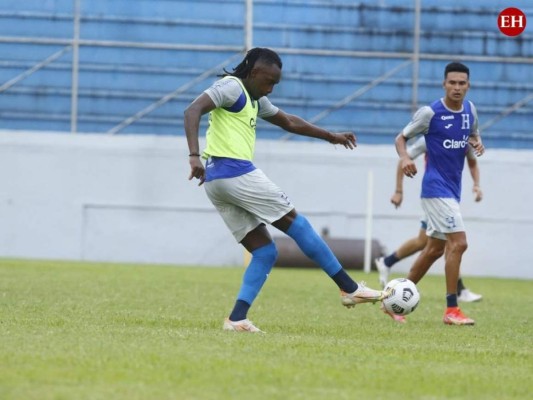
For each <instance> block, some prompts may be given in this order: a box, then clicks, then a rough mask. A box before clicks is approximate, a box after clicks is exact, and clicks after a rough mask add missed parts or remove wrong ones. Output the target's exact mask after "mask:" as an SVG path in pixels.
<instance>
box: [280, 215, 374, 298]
mask: <svg viewBox="0 0 533 400" xmlns="http://www.w3.org/2000/svg"><path fill="white" fill-rule="evenodd" d="M272 225H273V226H274V227H276V228H277V229H279V230H281V231H282V232H285V233H286V234H287V235H288V236H290V237H291V238H292V239H293V240H294V241H295V242H296V244H297V245H298V247H299V248H300V249H301V250H302V252H303V253H304V254H305V255H306V256H307V257H309V258H310V259H311V260H313V261H314V262H316V263H317V264H318V265H319V266H320V267H321V268H322V269H323V270H324V272H326V273H327V274H328V276H329V277H330V278H331V279H333V281H334V282H335V283H336V284H337V286H338V287H339V289H340V290H341V296H342V298H341V300H342V303H343V304H344V305H345V306H347V307H353V306H354V305H355V304H358V303H366V302H372V303H375V302H376V301H378V300H380V299H382V297H383V292H382V291H379V290H373V289H370V288H367V287H366V286H365V285H364V284H362V283H360V284H358V283H356V282H355V281H354V280H353V279H352V278H351V277H350V276H349V275H348V274H347V273H346V271H345V270H344V268H342V266H341V264H340V263H339V261H338V260H337V258H336V257H335V255H334V254H333V252H332V251H331V249H330V248H329V246H328V245H327V244H326V242H325V241H324V239H323V238H322V237H320V235H319V234H318V233H317V232H316V231H315V230H314V228H313V227H312V226H311V224H310V223H309V221H308V220H307V218H305V217H304V216H303V215H301V214H298V213H297V212H296V210H295V209H292V210H291V211H290V212H288V213H287V214H286V215H284V216H283V217H281V218H280V219H279V220H277V221H274V222H273V223H272Z"/></svg>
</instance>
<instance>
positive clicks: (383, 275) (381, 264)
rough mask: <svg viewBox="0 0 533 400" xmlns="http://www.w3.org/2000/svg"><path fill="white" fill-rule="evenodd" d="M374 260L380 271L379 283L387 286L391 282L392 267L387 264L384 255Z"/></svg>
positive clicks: (383, 286)
mask: <svg viewBox="0 0 533 400" xmlns="http://www.w3.org/2000/svg"><path fill="white" fill-rule="evenodd" d="M374 262H375V263H376V268H377V270H378V273H379V284H380V285H381V287H382V288H385V286H386V285H387V283H388V282H389V273H390V268H389V267H387V266H386V265H385V258H383V257H378V258H376V259H375V260H374Z"/></svg>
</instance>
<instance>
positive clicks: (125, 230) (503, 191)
mask: <svg viewBox="0 0 533 400" xmlns="http://www.w3.org/2000/svg"><path fill="white" fill-rule="evenodd" d="M187 154H188V150H187V146H186V141H185V138H184V137H158V136H141V135H136V136H106V135H101V134H98V135H89V134H83V135H69V134H58V133H52V132H49V133H42V132H41V133H38V132H24V131H0V179H1V182H2V184H1V186H0V221H1V222H0V257H2V258H33V259H65V260H87V261H109V262H132V263H160V264H173V265H180V264H186V265H196V264H198V265H215V266H223V265H242V263H243V250H242V247H241V246H240V245H237V244H236V243H235V242H234V240H233V237H232V236H231V235H230V233H229V232H228V231H227V230H226V227H225V226H224V224H223V222H222V220H221V219H220V217H219V216H218V214H217V213H216V212H215V211H214V208H213V207H212V205H211V204H210V202H209V201H208V199H207V197H206V195H205V193H204V189H203V188H202V187H197V183H196V182H190V181H188V180H187V177H188V174H189V165H188V157H187ZM479 162H480V169H481V183H482V185H481V186H482V189H483V192H484V200H483V201H482V202H481V203H475V202H474V201H473V196H472V195H471V188H472V185H471V179H470V176H469V175H468V169H467V168H465V172H464V180H463V182H464V184H463V201H462V211H463V216H464V218H465V222H466V226H467V236H468V240H469V249H468V251H467V253H466V254H465V256H464V259H463V260H464V261H463V269H462V272H463V275H465V276H469V275H472V276H473V275H475V276H494V277H517V278H528V279H531V278H533V268H532V267H531V265H529V262H530V261H531V260H532V259H533V246H532V241H531V239H530V236H529V235H530V233H531V232H532V231H533V212H532V211H533V210H532V206H531V202H530V201H529V199H530V198H531V197H533V187H532V186H531V185H530V184H529V183H530V182H531V176H533V151H517V150H512V151H511V150H500V149H498V150H493V149H488V150H487V153H486V154H485V155H484V156H483V157H481V158H480V159H479ZM396 163H397V156H396V153H395V150H394V146H393V144H392V139H391V145H390V146H383V145H380V146H377V145H375V146H372V145H361V146H359V147H358V148H357V149H356V150H354V151H349V150H345V149H344V148H343V147H340V146H336V147H335V146H332V145H329V144H327V143H325V142H320V141H317V142H312V143H310V142H291V141H260V142H258V143H257V146H256V158H255V164H256V166H257V167H259V168H261V169H262V170H263V171H265V173H266V174H267V175H268V176H269V177H270V178H271V179H272V180H273V181H274V182H276V183H277V184H278V185H279V186H280V187H282V188H283V189H284V191H285V192H286V193H287V194H288V196H289V197H290V198H291V200H292V201H293V203H294V204H295V206H296V208H297V210H298V211H299V212H301V213H303V214H305V215H306V216H307V217H308V218H309V219H310V221H311V223H312V224H313V225H314V226H315V227H316V228H317V230H320V229H321V228H323V227H328V228H329V232H330V236H331V237H333V238H335V237H338V238H354V239H359V238H360V239H362V238H364V235H365V229H366V228H367V225H366V212H367V198H368V191H367V189H368V187H369V186H368V183H369V179H371V180H372V181H373V185H371V186H373V190H372V191H371V193H372V196H373V201H372V214H373V219H372V237H373V238H374V239H377V240H379V241H380V242H381V243H382V244H383V245H384V246H385V249H384V250H386V251H390V250H393V249H395V248H396V247H397V246H398V245H399V244H401V243H402V241H403V240H405V239H407V238H409V237H411V236H414V235H416V234H417V233H418V229H419V217H420V215H421V209H420V204H419V199H418V194H419V189H420V182H421V175H422V172H423V164H422V161H421V160H420V161H419V162H418V164H417V165H418V167H419V171H420V173H419V175H418V176H417V177H415V178H414V179H412V180H410V179H407V178H406V180H405V185H404V186H405V187H404V192H405V193H404V204H403V205H402V207H401V208H400V209H398V210H396V209H394V207H393V206H392V205H391V204H390V202H389V198H390V195H391V194H392V191H393V190H394V179H395V168H396ZM272 233H273V234H276V232H275V230H273V231H272ZM413 259H414V258H410V259H408V260H405V261H402V262H401V263H400V264H398V267H397V269H396V271H397V272H406V271H407V270H408V269H409V267H410V264H411V263H412V261H413ZM431 272H432V273H443V266H442V262H441V261H440V262H439V263H437V265H435V266H434V267H433V269H432V271H431Z"/></svg>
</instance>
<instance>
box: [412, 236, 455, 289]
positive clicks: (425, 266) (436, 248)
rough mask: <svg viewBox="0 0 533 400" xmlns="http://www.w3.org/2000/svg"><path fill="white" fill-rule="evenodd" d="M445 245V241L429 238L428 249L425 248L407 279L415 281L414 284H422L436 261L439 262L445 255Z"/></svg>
mask: <svg viewBox="0 0 533 400" xmlns="http://www.w3.org/2000/svg"><path fill="white" fill-rule="evenodd" d="M445 245H446V241H445V240H442V239H437V238H434V237H428V241H427V244H426V247H424V249H423V250H422V252H421V253H420V254H419V255H418V257H417V259H416V260H415V262H414V264H413V266H412V267H411V270H410V271H409V274H408V275H407V279H409V280H411V281H413V282H414V283H418V282H420V280H421V279H422V278H423V277H424V275H426V273H427V272H428V270H429V269H430V268H431V266H432V265H433V263H435V261H437V260H438V259H439V258H440V257H441V256H442V255H443V254H444V247H445Z"/></svg>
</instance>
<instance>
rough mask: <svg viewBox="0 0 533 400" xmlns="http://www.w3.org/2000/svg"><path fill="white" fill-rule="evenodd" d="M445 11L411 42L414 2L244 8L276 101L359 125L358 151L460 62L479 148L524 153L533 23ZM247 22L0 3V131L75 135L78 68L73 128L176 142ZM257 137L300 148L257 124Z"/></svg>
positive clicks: (201, 4) (432, 93)
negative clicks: (276, 69) (513, 28)
mask: <svg viewBox="0 0 533 400" xmlns="http://www.w3.org/2000/svg"><path fill="white" fill-rule="evenodd" d="M442 3H443V2H440V1H438V0H424V1H421V18H420V35H419V41H416V40H415V36H414V29H415V28H414V27H415V15H416V12H415V11H416V7H415V5H416V1H413V2H408V1H399V0H395V1H388V0H382V1H358V2H348V1H346V0H344V1H342V0H329V1H320V0H315V1H301V0H293V1H290V0H284V1H282V0H280V1H275V0H255V1H253V21H252V26H253V29H252V31H251V32H252V34H253V36H252V38H253V40H252V44H253V46H264V47H272V48H274V49H275V50H277V51H278V52H279V53H280V54H281V55H282V58H283V61H284V78H283V81H282V83H281V84H280V85H279V87H278V88H277V89H276V91H275V92H274V93H273V95H272V99H273V101H274V102H275V103H276V104H277V105H278V106H280V107H282V108H283V109H285V110H286V111H288V112H291V113H292V112H293V113H296V114H299V115H301V116H303V117H304V118H307V119H310V120H313V121H320V124H321V125H323V126H325V127H328V128H330V129H333V130H347V129H348V130H354V131H355V132H356V133H357V135H358V138H359V141H360V142H362V143H390V141H391V138H393V137H394V136H395V134H396V133H397V132H398V130H399V129H400V128H401V127H402V126H404V125H405V123H406V122H407V121H408V120H409V117H410V114H411V112H412V111H413V109H414V107H415V106H417V105H421V104H425V103H428V102H430V101H431V100H433V99H434V98H436V97H439V96H440V95H441V93H442V88H441V86H440V82H441V81H442V76H441V74H442V70H443V66H444V65H445V64H446V63H447V62H448V61H452V60H461V61H464V62H465V63H467V64H468V65H469V66H470V67H471V71H472V76H471V79H472V90H471V92H470V96H469V98H470V99H471V100H473V101H474V102H475V103H476V105H477V106H478V110H479V113H480V121H481V125H482V126H484V125H486V130H485V131H484V136H485V140H486V144H487V145H489V146H493V147H510V148H523V147H527V148H533V130H532V128H531V118H532V115H533V101H531V100H532V99H533V83H532V82H533V68H532V64H533V35H532V34H531V33H529V32H531V29H527V30H526V31H525V32H524V33H523V34H522V35H521V36H519V37H515V38H510V37H506V36H504V35H502V34H501V33H500V32H499V30H498V27H497V24H496V19H497V15H498V13H499V11H501V9H503V8H505V5H504V4H503V2H501V1H497V0H486V1H484V2H471V3H463V2H461V1H458V0H454V1H448V2H446V5H442ZM76 5H79V7H80V8H79V41H76V40H74V38H75V37H76V35H77V31H76V29H75V26H76V24H75V20H76V18H75V16H76V15H77V13H76ZM523 10H524V12H525V13H526V14H527V15H531V16H533V8H529V9H523ZM245 16H246V1H244V0H240V1H237V0H226V1H224V2H219V1H213V0H196V1H195V2H194V5H192V3H191V2H190V1H188V0H166V1H163V0H115V1H113V2H109V1H102V0H99V1H87V0H56V1H44V2H43V1H40V0H27V1H24V2H20V1H18V2H17V1H7V2H2V3H0V54H2V55H3V56H2V58H1V59H0V121H1V123H0V128H2V129H25V130H43V131H44V130H46V131H64V132H70V131H72V130H73V126H72V110H73V109H72V104H73V103H72V85H73V76H74V73H76V76H77V85H76V91H75V94H74V95H75V97H76V99H77V102H76V109H75V119H76V126H75V129H74V130H75V131H77V132H92V133H94V132H96V133H117V134H135V133H145V134H158V135H182V134H183V130H182V116H183V109H184V107H185V106H186V105H187V104H188V103H189V102H190V101H191V100H192V99H193V98H194V97H195V96H197V95H198V94H199V93H200V92H201V90H203V89H204V88H205V87H206V86H207V85H208V84H209V83H210V82H212V81H213V80H214V79H215V78H216V74H217V73H220V71H221V68H222V66H223V65H227V66H226V68H231V67H232V66H234V65H235V64H236V62H233V63H231V62H229V63H228V60H230V58H231V57H233V56H235V55H237V56H238V58H240V56H241V55H242V51H244V48H245V37H244V36H245V35H244V33H245V28H246V23H245ZM532 21H533V18H532ZM417 45H418V46H419V53H415V56H413V49H414V48H415V47H416V46H417ZM78 51H79V53H78ZM78 56H79V64H77V65H78V68H73V60H75V58H77V57H78ZM238 58H237V59H238ZM234 60H235V59H234ZM224 63H225V64H224ZM217 66H218V68H217ZM415 66H417V67H418V68H417V71H418V73H417V74H415V75H413V71H414V69H413V68H414V67H415ZM75 71H76V72H75ZM202 74H203V75H202ZM413 76H416V79H417V81H416V86H415V88H416V91H414V90H413ZM191 82H192V83H191ZM165 96H167V98H165ZM161 99H164V101H162V100H161ZM167 100H168V101H167ZM158 101H159V102H160V103H161V104H160V105H159V106H154V107H153V110H150V112H146V115H143V116H142V117H139V118H134V121H131V122H132V123H131V124H130V123H126V124H124V125H123V126H121V125H120V124H121V123H124V122H125V121H127V120H128V118H131V117H132V116H134V115H135V114H136V113H139V112H141V111H142V110H145V109H146V108H147V107H149V106H150V105H152V104H154V103H156V102H158ZM204 124H205V121H204ZM258 135H259V137H262V138H271V139H277V138H283V139H290V140H302V139H300V138H296V137H293V136H287V135H285V133H284V132H282V131H280V130H279V129H277V128H275V127H271V126H268V124H264V123H263V124H259V129H258Z"/></svg>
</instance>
